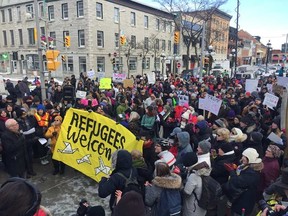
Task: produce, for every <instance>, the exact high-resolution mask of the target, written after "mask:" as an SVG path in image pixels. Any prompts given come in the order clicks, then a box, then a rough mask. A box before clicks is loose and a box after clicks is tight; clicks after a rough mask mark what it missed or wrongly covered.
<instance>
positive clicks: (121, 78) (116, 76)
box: [113, 73, 126, 83]
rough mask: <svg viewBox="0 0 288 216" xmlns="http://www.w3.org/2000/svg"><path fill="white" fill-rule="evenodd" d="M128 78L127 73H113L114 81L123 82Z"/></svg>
mask: <svg viewBox="0 0 288 216" xmlns="http://www.w3.org/2000/svg"><path fill="white" fill-rule="evenodd" d="M125 79H126V74H124V73H122V74H120V73H113V82H121V83H123V81H124V80H125Z"/></svg>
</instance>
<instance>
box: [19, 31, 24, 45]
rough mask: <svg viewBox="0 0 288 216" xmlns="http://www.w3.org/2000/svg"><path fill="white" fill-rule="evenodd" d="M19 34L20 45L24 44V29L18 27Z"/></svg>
mask: <svg viewBox="0 0 288 216" xmlns="http://www.w3.org/2000/svg"><path fill="white" fill-rule="evenodd" d="M18 35H19V43H20V45H23V32H22V29H18Z"/></svg>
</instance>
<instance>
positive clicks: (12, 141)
mask: <svg viewBox="0 0 288 216" xmlns="http://www.w3.org/2000/svg"><path fill="white" fill-rule="evenodd" d="M5 127H6V129H7V130H5V132H4V133H3V134H2V136H1V143H2V147H3V151H2V155H3V162H4V165H5V167H6V171H7V172H8V174H9V175H10V176H11V177H20V178H25V177H26V169H27V166H26V165H27V152H26V142H25V137H24V135H22V134H21V133H20V131H19V124H18V122H17V121H16V120H14V119H8V120H7V121H6V122H5Z"/></svg>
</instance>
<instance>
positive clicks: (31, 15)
mask: <svg viewBox="0 0 288 216" xmlns="http://www.w3.org/2000/svg"><path fill="white" fill-rule="evenodd" d="M26 13H28V14H29V17H27V19H33V18H34V9H33V4H28V5H26Z"/></svg>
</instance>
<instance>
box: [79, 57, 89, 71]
mask: <svg viewBox="0 0 288 216" xmlns="http://www.w3.org/2000/svg"><path fill="white" fill-rule="evenodd" d="M86 69H87V67H86V57H85V56H80V57H79V72H80V73H85V72H86V71H87V70H86Z"/></svg>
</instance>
